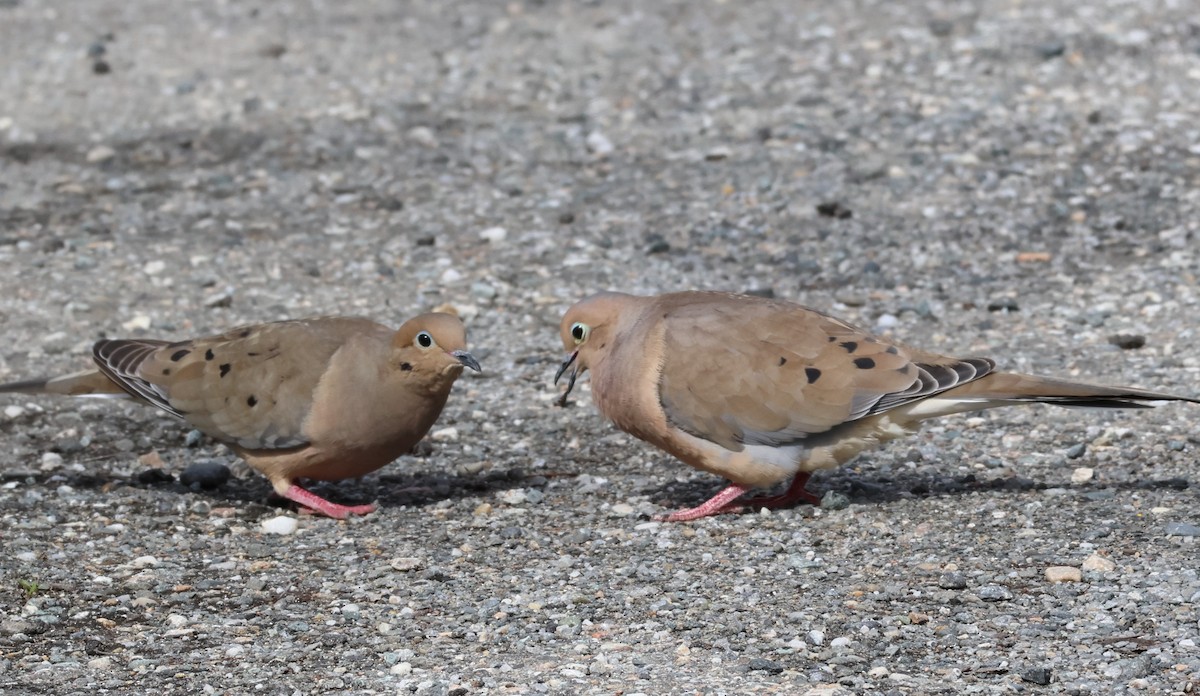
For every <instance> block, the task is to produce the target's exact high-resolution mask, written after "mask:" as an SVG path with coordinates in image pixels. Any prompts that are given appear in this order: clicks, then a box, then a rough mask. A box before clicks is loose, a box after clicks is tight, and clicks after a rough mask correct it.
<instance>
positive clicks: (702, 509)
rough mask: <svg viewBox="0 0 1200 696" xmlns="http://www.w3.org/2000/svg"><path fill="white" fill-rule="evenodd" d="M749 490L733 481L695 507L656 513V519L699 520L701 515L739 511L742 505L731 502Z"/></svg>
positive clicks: (666, 520) (663, 520)
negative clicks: (667, 512) (661, 513)
mask: <svg viewBox="0 0 1200 696" xmlns="http://www.w3.org/2000/svg"><path fill="white" fill-rule="evenodd" d="M747 490H749V489H748V488H746V487H744V486H739V485H737V484H736V483H731V484H729V485H728V486H726V487H725V488H723V489H722V490H721V492H720V493H717V494H716V495H714V496H713V497H711V498H709V499H708V500H706V501H704V502H703V503H701V504H700V505H697V506H696V507H694V508H689V509H687V510H679V511H677V512H672V513H671V514H669V515H656V516H655V517H654V519H656V520H658V521H659V522H688V521H690V520H698V519H700V518H701V517H708V516H709V515H720V514H721V513H725V512H737V511H738V510H741V509H742V506H741V505H731V504H730V503H731V502H732V501H734V500H736V499H737V498H739V497H740V496H741V495H742V494H743V493H745V492H746V491H747Z"/></svg>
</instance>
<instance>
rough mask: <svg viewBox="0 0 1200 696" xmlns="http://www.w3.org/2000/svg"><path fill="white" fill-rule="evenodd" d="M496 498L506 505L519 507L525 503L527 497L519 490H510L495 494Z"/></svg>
mask: <svg viewBox="0 0 1200 696" xmlns="http://www.w3.org/2000/svg"><path fill="white" fill-rule="evenodd" d="M496 497H497V498H499V499H500V500H501V502H504V503H506V504H508V505H520V504H521V503H523V502H525V500H526V499H527V497H528V496H526V495H525V491H523V490H521V489H520V488H510V489H508V490H506V491H500V492H499V493H497V494H496Z"/></svg>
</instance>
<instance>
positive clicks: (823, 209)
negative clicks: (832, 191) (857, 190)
mask: <svg viewBox="0 0 1200 696" xmlns="http://www.w3.org/2000/svg"><path fill="white" fill-rule="evenodd" d="M817 214H818V215H820V216H821V217H828V218H833V219H835V220H848V219H849V218H851V217H853V216H854V211H852V210H850V209H849V208H847V207H846V206H844V205H842V204H841V203H839V202H837V201H829V202H826V203H818V204H817Z"/></svg>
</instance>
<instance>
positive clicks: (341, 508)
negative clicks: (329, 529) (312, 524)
mask: <svg viewBox="0 0 1200 696" xmlns="http://www.w3.org/2000/svg"><path fill="white" fill-rule="evenodd" d="M283 497H285V498H287V499H288V500H292V501H295V502H297V503H300V504H301V505H303V506H304V507H306V508H309V509H310V510H312V511H313V512H319V513H321V514H322V515H325V516H327V517H332V518H333V519H335V520H344V519H346V518H347V517H349V516H350V515H365V514H367V513H369V512H374V511H375V505H374V504H373V503H372V504H369V505H338V504H337V503H331V502H329V501H328V500H325V499H324V498H322V497H321V496H319V495H317V494H316V493H312V492H310V491H306V490H304V489H303V488H301V487H300V486H297V485H296V484H294V483H293V484H292V485H291V487H289V488H288V489H287V491H285V492H284V494H283Z"/></svg>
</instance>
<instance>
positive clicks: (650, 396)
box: [555, 292, 1200, 521]
mask: <svg viewBox="0 0 1200 696" xmlns="http://www.w3.org/2000/svg"><path fill="white" fill-rule="evenodd" d="M561 332H562V341H563V346H564V347H565V348H566V349H567V351H568V355H567V359H566V360H565V361H564V362H563V364H562V367H561V368H560V369H559V371H558V374H557V375H555V382H557V381H558V380H559V379H560V378H561V377H562V375H563V374H564V373H565V372H566V371H567V370H568V369H569V368H571V367H572V366H573V367H574V370H573V371H572V372H571V375H570V382H569V385H568V387H567V393H569V392H570V390H571V387H573V386H574V384H575V379H576V378H577V377H578V376H579V375H580V374H581V373H582V372H583V371H584V370H591V372H592V396H593V399H594V400H595V402H596V406H597V407H598V408H599V409H600V412H601V413H602V414H604V416H606V417H607V418H608V419H609V420H611V421H612V422H613V423H614V424H615V425H616V426H617V427H618V428H620V429H622V430H624V431H626V432H628V433H630V434H632V435H634V436H635V437H637V438H640V439H642V440H645V441H646V442H649V443H651V444H653V445H655V446H657V447H659V448H661V449H663V450H666V451H667V452H669V453H671V454H673V455H675V456H676V457H678V458H679V459H681V460H683V461H684V462H685V463H687V464H689V465H691V466H693V467H696V468H698V469H702V470H704V471H708V472H711V473H714V474H717V475H719V476H723V477H725V478H726V479H729V481H730V482H731V483H730V485H729V486H728V487H726V488H725V489H724V490H722V491H721V492H720V493H718V494H717V495H716V496H714V497H713V498H712V499H711V500H709V501H708V502H706V503H704V504H703V505H700V506H699V507H696V508H693V509H690V510H681V511H679V512H676V513H674V514H672V515H670V516H668V517H666V518H665V519H667V520H671V521H680V520H691V519H696V518H698V517H704V516H706V515H711V514H716V513H720V512H728V511H732V510H736V509H740V507H741V506H742V505H754V506H766V507H778V506H782V505H787V504H790V503H795V502H797V501H800V500H805V501H809V502H812V503H814V504H815V503H817V502H818V500H817V498H815V497H814V496H813V495H812V494H811V493H809V492H808V491H807V490H805V484H806V483H807V481H808V478H809V474H810V473H811V472H813V471H815V470H818V469H824V468H831V467H836V466H839V465H841V464H843V463H844V462H846V461H847V460H849V459H850V458H852V457H853V456H854V455H856V454H858V453H859V452H861V451H862V450H863V449H865V448H867V447H869V446H872V445H875V444H877V443H881V442H886V441H888V440H892V439H895V438H897V437H902V436H904V435H908V434H911V433H913V432H916V430H917V429H918V428H919V427H920V423H921V421H923V420H925V419H928V418H936V417H939V416H945V415H949V414H953V413H962V412H965V411H976V410H981V409H986V408H994V407H997V406H1008V405H1013V404H1021V403H1050V404H1057V405H1060V406H1099V407H1111V408H1145V407H1147V406H1148V404H1147V403H1146V402H1148V401H1191V402H1193V403H1200V400H1197V399H1192V398H1187V397H1180V396H1172V395H1170V394H1161V393H1157V392H1151V391H1145V390H1141V389H1127V388H1122V387H1100V386H1092V385H1087V384H1078V383H1074V382H1066V381H1061V380H1055V379H1048V378H1043V377H1033V376H1030V375H1021V374H1014V373H1008V372H996V371H995V363H994V362H993V361H991V360H989V359H987V358H969V359H957V358H950V357H946V356H943V355H937V354H936V353H929V352H926V351H922V350H917V349H914V348H910V347H908V346H904V345H901V344H898V343H894V342H889V341H885V340H883V339H880V338H877V337H874V336H871V335H870V334H868V333H866V332H864V331H862V330H861V329H858V328H856V327H854V326H851V325H850V324H847V323H845V322H843V321H841V320H839V319H836V318H834V317H831V316H829V315H827V314H823V313H821V312H818V311H815V310H812V309H808V308H806V307H802V306H800V305H796V304H792V303H789V302H782V301H777V300H767V299H762V298H758V297H747V296H740V295H729V294H723V293H708V292H682V293H674V294H668V295H659V296H655V297H636V296H633V295H626V294H622V293H600V294H597V295H593V296H592V297H589V298H587V299H585V300H582V301H581V302H579V303H577V304H576V305H574V306H573V307H571V308H570V309H569V310H568V311H567V313H566V315H564V317H563V319H562V325H561ZM565 399H566V393H564V395H563V401H564V402H565ZM788 478H792V484H791V486H790V487H789V488H788V490H787V491H786V492H785V493H783V494H782V495H779V496H775V497H770V498H752V499H749V500H743V501H741V504H737V503H734V501H735V500H736V499H737V498H739V497H740V496H741V495H742V494H743V493H745V492H746V491H748V490H750V489H754V488H760V487H766V486H771V485H773V484H776V483H778V482H780V481H783V480H785V479H788Z"/></svg>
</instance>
